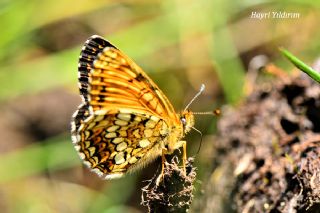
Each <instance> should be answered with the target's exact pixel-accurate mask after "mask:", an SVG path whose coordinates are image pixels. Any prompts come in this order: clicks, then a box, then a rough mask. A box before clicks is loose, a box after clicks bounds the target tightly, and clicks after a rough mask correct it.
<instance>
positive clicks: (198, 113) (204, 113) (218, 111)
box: [192, 109, 221, 116]
mask: <svg viewBox="0 0 320 213" xmlns="http://www.w3.org/2000/svg"><path fill="white" fill-rule="evenodd" d="M192 114H194V115H214V116H219V115H220V114H221V111H220V109H215V110H213V111H208V112H192Z"/></svg>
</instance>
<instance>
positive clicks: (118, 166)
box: [113, 162, 128, 172]
mask: <svg viewBox="0 0 320 213" xmlns="http://www.w3.org/2000/svg"><path fill="white" fill-rule="evenodd" d="M126 165H128V162H124V163H122V164H120V165H114V167H113V171H117V170H118V172H121V171H123V168H124V167H126Z"/></svg>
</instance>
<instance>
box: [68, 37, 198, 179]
mask: <svg viewBox="0 0 320 213" xmlns="http://www.w3.org/2000/svg"><path fill="white" fill-rule="evenodd" d="M78 69H79V77H78V79H79V89H80V94H81V97H82V104H81V105H80V106H79V108H78V110H77V111H76V112H75V113H74V115H73V118H72V122H71V127H72V128H71V135H72V141H73V143H74V146H75V148H76V150H77V151H78V154H79V156H80V158H81V159H82V160H83V161H84V164H86V165H87V166H88V167H89V168H91V169H92V171H94V172H96V173H97V174H98V175H99V176H101V177H103V178H105V179H112V178H117V177H121V176H122V175H124V174H126V173H128V172H130V171H134V170H136V169H139V168H142V167H144V166H145V165H146V164H148V163H149V162H151V161H152V160H154V159H155V158H156V157H158V156H160V155H162V154H163V152H164V150H165V153H172V152H173V151H174V150H176V149H178V148H180V147H181V146H182V143H181V139H182V138H183V136H184V135H185V133H186V132H188V131H189V130H190V128H191V127H192V126H193V124H194V119H193V114H192V112H190V111H188V110H186V111H184V112H182V113H181V114H177V113H175V111H174V109H173V107H172V105H171V103H170V102H169V101H168V99H167V98H166V97H165V95H164V94H163V93H162V91H161V90H160V89H159V88H158V87H157V85H156V84H155V83H154V82H153V81H152V80H151V79H150V78H149V77H148V76H147V75H146V74H145V73H144V71H143V70H142V69H141V68H140V67H138V66H137V65H136V64H135V63H134V62H133V61H132V60H131V59H129V58H128V57H127V56H125V55H124V54H123V53H122V52H121V51H120V50H118V49H117V48H116V47H114V46H113V45H112V44H110V43H109V42H107V41H106V40H104V39H103V38H102V37H100V36H92V37H90V38H89V39H88V40H87V42H86V43H85V45H84V47H83V49H82V52H81V54H80V59H79V68H78Z"/></svg>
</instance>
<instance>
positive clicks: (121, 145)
mask: <svg viewBox="0 0 320 213" xmlns="http://www.w3.org/2000/svg"><path fill="white" fill-rule="evenodd" d="M127 146H128V145H127V143H126V142H122V143H119V144H118V145H117V148H116V149H117V151H118V152H120V151H123V150H125V149H126V148H127Z"/></svg>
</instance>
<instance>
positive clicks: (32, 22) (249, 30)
mask: <svg viewBox="0 0 320 213" xmlns="http://www.w3.org/2000/svg"><path fill="white" fill-rule="evenodd" d="M319 7H320V2H318V1H311V0H309V1H302V0H301V1H300V0H299V1H298V0H291V1H289V0H288V1H281V2H280V1H267V0H265V1H263V0H262V1H261V0H259V1H236V2H235V1H222V0H214V1H205V0H187V1H183V0H173V1H169V0H165V1H160V0H153V1H147V0H136V1H130V0H121V1H111V0H109V1H107V0H96V1H87V0H80V1H76V2H75V1H65V0H63V1H62V0H56V1H51V0H46V1H40V0H2V1H1V2H0V20H1V22H0V27H1V29H2V33H1V34H0V67H1V69H0V85H1V88H0V101H1V106H0V107H1V109H2V111H3V116H2V118H1V119H0V128H1V132H3V137H2V139H1V141H0V147H1V149H0V151H1V152H2V153H1V156H0V184H1V185H0V194H1V197H3V198H4V199H2V201H1V202H0V206H2V207H3V208H2V210H3V212H44V211H45V212H80V211H83V212H123V211H125V210H127V211H130V212H135V211H139V208H141V207H139V203H140V196H139V195H140V188H141V185H143V184H142V183H141V179H145V177H138V175H139V174H140V175H141V173H138V174H134V175H132V176H128V177H125V178H123V179H121V180H115V181H101V180H99V179H98V178H96V177H95V176H94V175H92V174H91V173H89V172H88V171H87V170H82V166H81V162H80V160H79V159H78V157H77V155H76V152H75V151H74V149H73V147H72V144H71V141H70V138H69V137H70V136H69V133H68V131H69V130H68V129H66V128H65V126H61V128H60V129H59V128H57V131H55V132H54V133H48V132H47V131H49V130H50V125H48V126H49V127H48V128H47V125H43V124H42V123H41V125H39V121H43V122H44V124H46V123H50V124H51V125H53V126H54V125H58V121H59V122H62V123H65V124H66V126H67V125H68V123H69V120H70V117H71V112H72V111H74V110H75V109H76V107H77V105H78V104H79V103H80V99H79V98H78V94H77V93H78V92H77V60H78V56H79V52H80V49H81V46H82V44H83V42H84V41H85V40H86V39H87V38H88V37H89V36H90V35H92V34H101V35H102V36H104V37H106V38H107V39H108V40H109V41H111V42H112V43H113V44H114V45H116V46H117V47H118V48H119V49H121V50H122V51H123V52H125V53H126V54H127V55H128V56H130V57H131V58H132V59H134V60H135V61H136V62H137V63H138V64H139V65H140V66H141V67H143V69H144V70H146V72H147V73H148V74H150V76H151V77H152V78H154V79H155V81H156V82H157V83H158V84H159V87H160V88H162V89H163V90H164V92H165V94H168V97H169V99H170V100H172V101H173V104H174V105H175V106H176V108H177V109H178V108H179V109H182V108H183V106H185V104H186V103H187V102H188V100H190V98H191V97H192V96H193V95H194V94H195V92H196V91H197V90H198V88H199V86H200V85H201V83H205V84H206V86H207V90H206V93H205V95H204V96H202V97H201V100H197V101H196V102H195V103H194V104H193V106H192V108H193V109H195V111H207V110H211V109H213V108H214V107H215V106H217V105H221V104H222V103H223V102H224V103H226V104H237V103H239V102H240V101H241V99H242V98H243V97H244V84H245V83H246V70H247V69H248V67H249V62H250V60H251V59H252V58H253V57H254V56H256V55H266V56H268V58H269V60H270V61H273V62H274V63H276V64H277V65H279V66H281V67H283V68H284V69H286V68H287V67H289V66H290V64H289V63H288V62H286V61H285V60H284V59H283V58H281V57H279V53H278V52H277V47H278V46H284V47H286V48H287V49H290V50H293V51H294V52H300V54H299V55H303V56H304V57H303V60H304V61H309V62H312V61H313V60H314V58H316V57H317V56H318V55H319V46H320V41H319V39H318V38H319V35H320V30H319V24H318V20H319ZM252 11H261V12H267V11H288V12H290V11H291V12H298V13H300V16H301V17H300V18H299V19H280V20H279V19H265V20H257V19H250V15H251V12H252ZM57 88H60V89H61V90H62V91H63V92H57V94H56V95H55V96H53V97H51V96H50V98H51V99H52V98H54V99H56V100H58V101H59V100H60V98H61V96H62V94H63V95H65V96H66V97H70V99H68V98H67V100H69V101H62V100H61V103H60V104H57V105H52V104H50V101H48V100H49V98H48V100H47V99H46V100H43V97H46V94H47V93H48V92H49V91H55V89H57ZM61 90H58V91H61ZM39 94H42V95H41V97H40V95H39ZM221 94H223V97H222V95H221ZM19 100H23V101H19ZM35 100H37V101H38V102H37V101H35ZM39 102H40V103H41V107H40V105H39V104H38V103H39ZM46 103H48V104H47V106H46V105H45V104H46ZM30 108H31V109H33V111H32V112H33V113H31V111H29V109H30ZM53 111H56V112H60V111H61V112H64V114H62V113H61V114H60V116H57V115H55V116H52V117H50V115H51V114H52V112H53ZM34 112H37V113H36V114H34ZM57 114H58V115H59V113H57ZM44 115H46V116H47V117H49V118H47V117H45V116H44ZM44 117H45V118H44ZM213 120H214V119H212V118H208V117H207V118H204V117H198V118H197V127H198V128H199V127H200V128H199V129H201V131H202V132H203V133H204V134H205V135H207V134H212V132H213V131H214V130H213V129H214V128H211V127H209V126H210V125H211V126H212V127H214V126H215V123H214V122H213ZM31 124H32V125H31ZM37 124H38V125H37ZM35 127H36V128H35ZM45 128H47V129H45ZM48 129H49V130H48ZM206 129H207V130H206ZM44 132H45V134H44ZM40 133H41V137H40V136H39V134H40ZM52 135H54V136H52ZM38 138H44V140H39V139H38ZM208 138H210V136H208ZM198 140H199V136H198V135H191V136H188V141H198ZM203 143H204V146H206V147H209V146H210V144H211V143H212V141H211V139H208V140H207V141H204V142H203ZM197 145H198V144H197V142H194V143H190V146H189V147H191V148H190V150H189V151H190V153H191V154H194V152H195V151H193V150H196V149H194V148H195V147H196V146H197ZM202 150H204V151H201V152H200V154H199V155H198V156H199V162H198V167H199V178H200V179H201V177H205V175H206V169H205V168H207V167H206V166H207V165H208V164H209V163H210V162H209V161H210V159H211V156H206V155H205V153H206V152H205V148H203V149H202ZM148 169H150V167H148ZM145 174H146V173H145ZM151 175H152V174H151ZM37 182H41V184H37ZM28 184H29V185H28ZM56 185H59V187H60V188H58V189H57V188H55V187H56ZM139 187H140V188H139ZM199 187H201V186H199ZM59 189H61V193H62V194H63V195H61V193H59ZM15 191H17V192H19V193H15ZM51 191H52V197H51V196H50V195H48V194H46V193H49V194H50V193H51ZM73 191H74V192H75V193H73ZM37 194H39V195H44V194H46V195H45V196H43V197H42V196H37ZM24 197H26V199H24ZM30 197H32V198H33V199H30ZM15 201H17V202H15Z"/></svg>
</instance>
